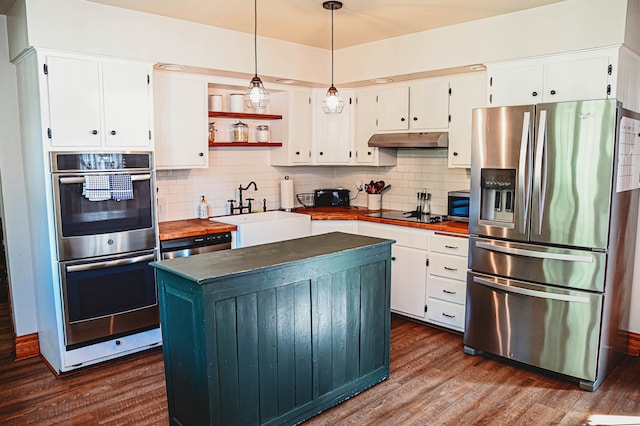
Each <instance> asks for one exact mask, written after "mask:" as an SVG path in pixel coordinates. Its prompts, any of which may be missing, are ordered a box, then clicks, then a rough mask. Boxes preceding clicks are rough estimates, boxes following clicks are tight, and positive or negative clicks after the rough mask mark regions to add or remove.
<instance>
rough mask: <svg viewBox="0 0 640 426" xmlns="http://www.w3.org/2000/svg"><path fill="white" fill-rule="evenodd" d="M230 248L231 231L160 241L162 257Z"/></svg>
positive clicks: (174, 256)
mask: <svg viewBox="0 0 640 426" xmlns="http://www.w3.org/2000/svg"><path fill="white" fill-rule="evenodd" d="M230 248H231V232H219V233H215V234H206V235H198V236H196V237H187V238H176V239H173V240H166V241H160V252H161V254H162V259H163V260H164V259H174V258H176V257H186V256H192V255H194V254H200V253H209V252H212V251H219V250H228V249H230Z"/></svg>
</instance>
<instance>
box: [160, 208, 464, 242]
mask: <svg viewBox="0 0 640 426" xmlns="http://www.w3.org/2000/svg"><path fill="white" fill-rule="evenodd" d="M375 211H379V210H367V208H365V207H355V206H351V207H313V208H304V207H302V208H298V209H296V210H295V212H296V213H303V214H308V215H310V216H311V220H362V221H365V222H376V223H385V224H387V225H397V226H406V227H410V228H420V229H429V230H432V231H440V232H454V233H457V234H468V233H469V229H468V228H469V227H468V225H467V224H466V223H463V222H454V221H446V222H440V223H413V222H402V221H398V220H389V219H382V218H379V217H369V216H365V214H367V213H373V212H375ZM159 225H160V240H161V241H165V240H172V239H175V238H185V237H195V236H197V235H204V234H212V233H216V232H230V231H235V230H236V226H235V225H228V224H226V223H220V222H215V221H213V220H206V219H185V220H173V221H169V222H160V224H159Z"/></svg>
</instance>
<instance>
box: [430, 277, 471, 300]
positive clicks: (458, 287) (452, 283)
mask: <svg viewBox="0 0 640 426" xmlns="http://www.w3.org/2000/svg"><path fill="white" fill-rule="evenodd" d="M428 287H429V291H428V296H429V297H433V298H435V299H440V300H445V301H447V302H453V303H458V304H460V305H464V304H465V302H466V293H467V283H466V282H465V281H458V280H452V279H449V278H442V277H438V276H435V275H429V285H428Z"/></svg>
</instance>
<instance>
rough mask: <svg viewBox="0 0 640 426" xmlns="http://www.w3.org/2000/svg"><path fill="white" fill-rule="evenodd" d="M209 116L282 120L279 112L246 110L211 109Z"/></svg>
mask: <svg viewBox="0 0 640 426" xmlns="http://www.w3.org/2000/svg"><path fill="white" fill-rule="evenodd" d="M209 117H224V118H246V119H251V120H282V115H278V114H253V113H245V112H225V111H209Z"/></svg>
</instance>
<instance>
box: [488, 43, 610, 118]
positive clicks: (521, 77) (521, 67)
mask: <svg viewBox="0 0 640 426" xmlns="http://www.w3.org/2000/svg"><path fill="white" fill-rule="evenodd" d="M616 62H617V52H616V51H615V49H596V50H590V51H585V52H574V53H568V54H563V55H553V56H545V57H541V58H534V59H525V60H517V61H508V62H500V63H494V64H488V65H487V70H488V71H487V77H488V79H489V81H488V83H489V84H488V85H489V88H488V95H489V98H488V104H489V106H504V105H525V104H536V103H548V102H564V101H577V100H586V99H607V98H614V97H615V85H614V81H615V79H614V78H612V74H613V71H614V68H616V66H617V63H616Z"/></svg>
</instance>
